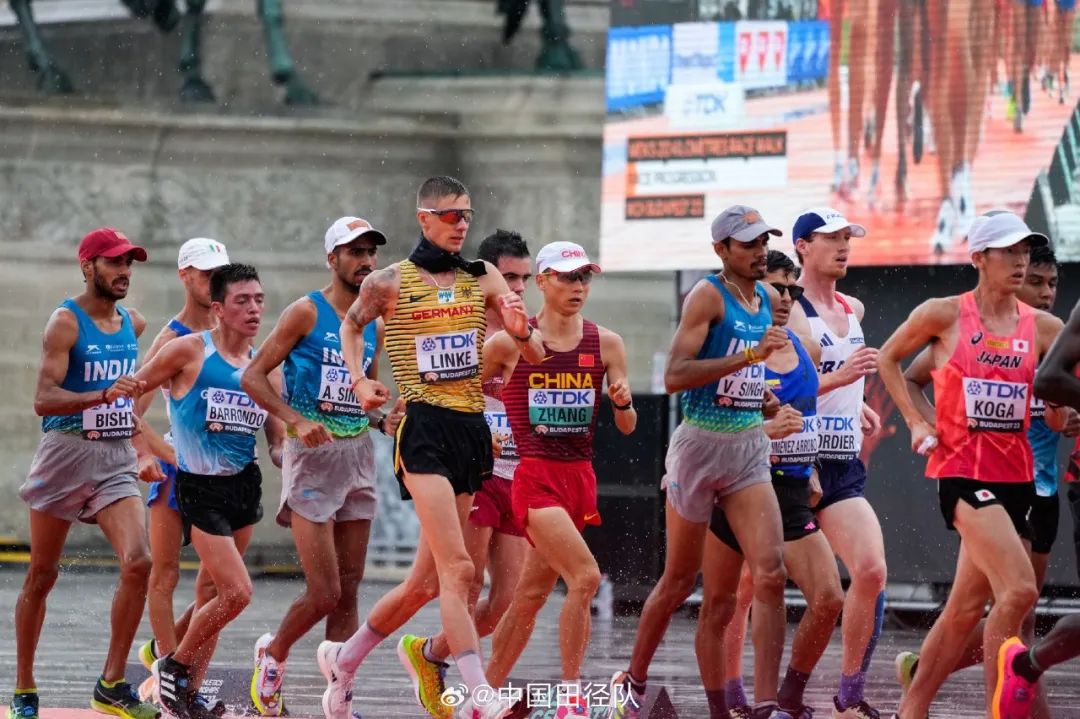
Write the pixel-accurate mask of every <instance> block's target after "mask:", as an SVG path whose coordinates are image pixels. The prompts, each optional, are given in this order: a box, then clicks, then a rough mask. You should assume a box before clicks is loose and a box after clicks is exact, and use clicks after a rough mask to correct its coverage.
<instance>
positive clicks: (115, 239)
mask: <svg viewBox="0 0 1080 719" xmlns="http://www.w3.org/2000/svg"><path fill="white" fill-rule="evenodd" d="M128 252H133V253H134V257H135V260H136V261H137V262H146V250H144V249H143V248H141V247H139V246H138V245H133V244H131V240H129V239H128V238H127V237H126V236H125V235H124V233H123V232H121V231H120V230H114V229H113V228H111V227H99V228H98V229H96V230H93V231H92V232H90V234H88V235H87V236H86V237H84V238H82V242H80V243H79V262H85V261H86V260H92V259H94V258H95V257H119V256H120V255H125V254H127V253H128Z"/></svg>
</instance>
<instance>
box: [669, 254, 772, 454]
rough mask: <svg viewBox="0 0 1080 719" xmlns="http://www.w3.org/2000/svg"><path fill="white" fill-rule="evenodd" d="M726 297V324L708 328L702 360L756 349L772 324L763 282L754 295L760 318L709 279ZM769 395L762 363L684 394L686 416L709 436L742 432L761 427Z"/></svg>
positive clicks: (720, 283)
mask: <svg viewBox="0 0 1080 719" xmlns="http://www.w3.org/2000/svg"><path fill="white" fill-rule="evenodd" d="M705 281H706V282H710V283H711V284H712V285H713V287H715V288H716V289H717V290H719V292H720V296H721V297H723V298H724V320H723V321H722V322H720V323H719V324H714V325H712V326H711V327H709V334H708V335H707V336H706V337H705V343H704V344H703V345H702V346H701V351H699V352H698V355H697V358H698V359H715V358H719V357H727V356H730V355H734V354H740V353H742V352H743V351H744V350H745V349H746V348H747V347H753V346H755V345H756V344H757V343H758V342H759V341H760V340H761V337H762V335H764V334H765V330H766V329H767V328H768V327H769V325H771V324H772V303H771V302H770V301H769V295H768V294H766V292H765V288H764V287H763V286H762V285H761V283H760V282H759V283H757V284H756V286H755V288H754V292H755V293H756V294H757V296H758V297H759V298H760V300H761V304H760V307H761V308H760V309H759V310H758V311H757V314H753V315H752V314H750V313H749V312H748V311H747V310H746V308H745V307H743V306H742V305H741V304H739V301H738V300H736V299H735V297H734V295H732V294H731V293H730V292H728V290H727V288H726V287H725V286H724V282H723V280H721V279H720V278H719V277H718V276H716V275H709V276H708V277H706V278H705ZM764 397H765V364H764V363H762V362H758V363H757V364H752V365H749V366H748V367H744V368H743V369H741V370H739V371H738V372H735V373H734V374H730V375H728V376H727V377H723V378H721V379H720V381H719V382H711V383H709V384H707V385H705V386H704V387H695V388H693V389H688V390H685V391H683V393H682V410H683V417H684V419H685V421H686V422H687V423H688V424H691V425H693V426H695V427H699V428H701V429H705V430H708V431H710V432H729V433H731V432H742V431H745V430H748V429H752V428H754V427H758V426H760V425H761V422H762V417H761V403H762V400H763V399H764Z"/></svg>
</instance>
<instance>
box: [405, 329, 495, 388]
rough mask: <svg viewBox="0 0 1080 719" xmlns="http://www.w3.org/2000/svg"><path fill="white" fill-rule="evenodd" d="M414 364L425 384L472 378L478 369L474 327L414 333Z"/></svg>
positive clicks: (478, 355)
mask: <svg viewBox="0 0 1080 719" xmlns="http://www.w3.org/2000/svg"><path fill="white" fill-rule="evenodd" d="M416 367H417V369H418V370H419V371H420V381H421V382H424V383H427V384H431V383H434V382H445V381H448V380H458V379H467V378H469V377H475V376H476V374H477V373H478V372H479V371H480V352H479V351H478V350H477V347H476V330H469V331H468V332H455V333H452V334H441V335H420V336H418V337H417V338H416Z"/></svg>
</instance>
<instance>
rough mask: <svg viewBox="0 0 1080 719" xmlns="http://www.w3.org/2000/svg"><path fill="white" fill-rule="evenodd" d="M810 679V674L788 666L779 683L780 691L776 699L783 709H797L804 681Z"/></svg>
mask: <svg viewBox="0 0 1080 719" xmlns="http://www.w3.org/2000/svg"><path fill="white" fill-rule="evenodd" d="M809 681H810V674H809V673H807V672H800V671H799V670H798V669H795V668H793V667H788V670H787V674H786V675H785V676H784V681H783V682H782V683H781V684H780V692H779V693H778V694H777V695H776V700H777V701H778V702H780V706H781V707H782V708H784V709H798V708H799V707H801V706H802V703H803V692H805V691H806V683H807V682H809Z"/></svg>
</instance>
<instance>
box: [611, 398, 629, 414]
mask: <svg viewBox="0 0 1080 719" xmlns="http://www.w3.org/2000/svg"><path fill="white" fill-rule="evenodd" d="M611 406H612V407H614V408H615V409H617V410H619V411H620V412H625V411H626V410H628V409H633V408H634V400H632V399H631V400H630V401H629V402H627V403H626V404H615V400H612V401H611Z"/></svg>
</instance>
